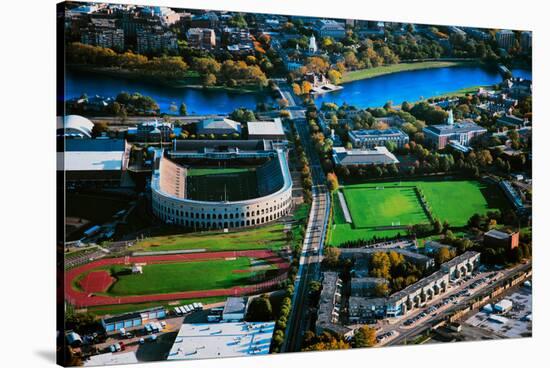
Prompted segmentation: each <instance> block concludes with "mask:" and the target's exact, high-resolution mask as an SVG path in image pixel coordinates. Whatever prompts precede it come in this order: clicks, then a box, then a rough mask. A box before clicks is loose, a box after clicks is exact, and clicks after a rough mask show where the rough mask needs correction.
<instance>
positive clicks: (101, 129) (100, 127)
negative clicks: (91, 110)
mask: <svg viewBox="0 0 550 368" xmlns="http://www.w3.org/2000/svg"><path fill="white" fill-rule="evenodd" d="M107 131H109V126H108V125H107V123H106V122H104V121H99V122H97V123H95V124H94V126H93V128H92V137H99V136H100V135H101V134H102V133H106V132H107Z"/></svg>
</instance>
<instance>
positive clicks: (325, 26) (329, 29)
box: [315, 19, 346, 40]
mask: <svg viewBox="0 0 550 368" xmlns="http://www.w3.org/2000/svg"><path fill="white" fill-rule="evenodd" d="M315 30H316V31H317V33H319V36H320V37H332V38H334V39H335V40H339V39H342V38H344V37H346V29H345V28H344V26H343V24H342V23H338V22H337V21H335V20H332V19H318V20H317V22H316V23H315Z"/></svg>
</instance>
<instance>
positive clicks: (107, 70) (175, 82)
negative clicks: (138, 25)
mask: <svg viewBox="0 0 550 368" xmlns="http://www.w3.org/2000/svg"><path fill="white" fill-rule="evenodd" d="M67 70H71V71H73V72H76V73H89V74H99V75H102V76H106V77H113V78H122V79H126V80H130V81H136V82H140V81H143V82H146V83H152V84H156V85H159V86H163V87H169V88H182V89H183V88H190V89H201V90H205V91H225V92H229V93H239V94H247V93H268V87H265V88H263V89H260V88H259V87H253V86H249V87H227V86H210V87H205V86H202V85H201V84H199V83H197V82H198V80H199V77H198V76H193V77H187V78H182V79H170V80H167V79H164V78H158V77H155V76H151V75H145V74H142V73H140V72H138V71H132V70H128V69H121V68H116V67H90V66H87V65H86V66H85V65H74V64H73V65H67ZM190 80H193V82H190ZM192 83H193V84H192Z"/></svg>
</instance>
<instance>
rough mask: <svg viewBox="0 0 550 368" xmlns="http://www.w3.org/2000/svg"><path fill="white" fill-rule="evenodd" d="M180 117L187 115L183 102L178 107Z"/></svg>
mask: <svg viewBox="0 0 550 368" xmlns="http://www.w3.org/2000/svg"><path fill="white" fill-rule="evenodd" d="M180 115H181V116H186V115H187V106H186V105H185V103H183V102H182V103H181V105H180Z"/></svg>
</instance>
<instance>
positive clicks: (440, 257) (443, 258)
mask: <svg viewBox="0 0 550 368" xmlns="http://www.w3.org/2000/svg"><path fill="white" fill-rule="evenodd" d="M451 258H452V255H451V251H450V250H449V248H448V247H442V248H439V250H438V251H437V252H436V254H435V262H436V263H437V264H438V265H441V264H443V263H445V262H447V261H449V260H451Z"/></svg>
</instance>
